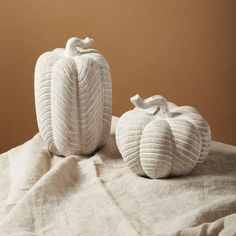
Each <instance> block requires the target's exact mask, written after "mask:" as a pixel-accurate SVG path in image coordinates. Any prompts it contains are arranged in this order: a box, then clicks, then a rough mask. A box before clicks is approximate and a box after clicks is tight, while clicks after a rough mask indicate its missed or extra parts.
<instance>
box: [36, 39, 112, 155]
mask: <svg viewBox="0 0 236 236" xmlns="http://www.w3.org/2000/svg"><path fill="white" fill-rule="evenodd" d="M70 40H72V44H69V45H70V46H73V43H74V46H73V47H72V48H71V49H70V50H71V52H70V51H69V52H70V53H73V55H71V56H67V54H66V52H67V49H68V48H67V47H66V48H65V49H55V50H53V51H50V52H45V53H44V54H42V55H41V56H40V57H39V59H38V60H37V63H36V67H35V103H36V114H37V122H38V126H39V130H40V134H41V137H42V139H43V140H44V142H45V143H46V144H47V145H48V147H49V150H50V151H51V152H52V153H54V154H59V155H63V156H67V155H71V154H91V153H93V152H94V151H95V150H96V149H97V148H98V147H100V146H102V145H103V144H104V143H105V141H106V139H107V138H108V136H109V132H110V125H111V117H112V88H111V73H110V68H109V65H108V63H107V61H106V59H105V58H104V57H103V56H102V55H101V54H100V53H98V52H97V51H95V50H93V49H86V50H84V49H82V48H80V49H77V47H76V46H77V44H78V43H79V42H80V41H77V39H74V40H75V41H73V38H72V39H69V40H68V42H70ZM76 42H77V44H76ZM74 51H75V52H74Z"/></svg>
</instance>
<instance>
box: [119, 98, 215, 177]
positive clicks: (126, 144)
mask: <svg viewBox="0 0 236 236" xmlns="http://www.w3.org/2000/svg"><path fill="white" fill-rule="evenodd" d="M131 102H132V103H133V104H134V105H135V108H134V109H133V110H131V111H128V112H126V113H125V114H123V115H122V116H121V118H120V120H119V122H118V125H117V129H116V142H117V146H118V149H119V151H120V153H121V154H122V157H123V160H124V162H126V163H127V165H128V166H129V167H130V168H131V169H132V170H133V171H134V172H135V173H136V174H138V175H141V176H148V177H150V178H164V177H168V176H178V175H186V174H188V173H190V172H191V171H192V170H193V168H194V167H195V166H196V164H197V163H198V162H202V161H204V160H205V159H206V158H207V155H208V152H209V148H210V142H211V131H210V127H209V125H208V123H207V121H206V120H205V119H204V118H203V117H202V116H201V115H200V114H199V112H198V111H197V110H196V109H195V108H193V107H190V106H180V107H178V106H176V105H175V104H173V103H169V102H167V100H166V99H165V98H164V97H162V96H159V95H156V96H153V97H150V98H147V99H145V100H143V99H142V98H141V97H140V96H139V95H136V96H134V97H132V98H131Z"/></svg>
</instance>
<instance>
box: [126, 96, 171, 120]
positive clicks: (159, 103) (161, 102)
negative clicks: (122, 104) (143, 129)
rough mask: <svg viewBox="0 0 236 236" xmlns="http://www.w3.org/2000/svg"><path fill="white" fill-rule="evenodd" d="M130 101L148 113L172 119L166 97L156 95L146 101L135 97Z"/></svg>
mask: <svg viewBox="0 0 236 236" xmlns="http://www.w3.org/2000/svg"><path fill="white" fill-rule="evenodd" d="M130 101H131V102H132V103H133V105H134V106H136V107H137V108H139V109H143V110H145V111H146V112H147V113H151V114H153V115H154V114H156V112H157V111H158V110H159V111H160V112H159V113H158V114H159V116H161V117H166V118H168V117H171V112H170V110H169V107H168V103H167V100H166V98H165V97H163V96H161V95H155V96H152V97H149V98H146V99H142V98H141V97H140V95H138V94H137V95H135V96H133V97H131V98H130Z"/></svg>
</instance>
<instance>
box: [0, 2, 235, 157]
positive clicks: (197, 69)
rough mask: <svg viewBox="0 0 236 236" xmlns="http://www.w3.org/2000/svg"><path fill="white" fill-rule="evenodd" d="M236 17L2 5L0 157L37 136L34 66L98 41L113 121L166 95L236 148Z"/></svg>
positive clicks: (98, 6)
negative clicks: (134, 99)
mask: <svg viewBox="0 0 236 236" xmlns="http://www.w3.org/2000/svg"><path fill="white" fill-rule="evenodd" d="M235 11H236V1H234V0H222V1H220V0H148V1H147V0H139V1H138V0H120V1H115V0H99V1H98V0H50V1H48V0H38V1H32V0H21V1H15V0H14V1H13V0H2V1H1V2H0V32H1V37H0V152H3V151H5V150H7V149H9V148H10V147H13V146H16V145H18V144H21V143H23V142H24V141H26V140H28V139H29V138H31V137H32V135H34V134H35V133H36V132H37V124H36V119H35V110H34V94H33V73H34V65H35V61H36V59H37V57H38V56H39V55H40V54H41V53H42V52H44V51H47V50H50V49H53V48H55V47H63V46H64V45H65V42H66V40H67V39H68V38H69V37H70V36H79V37H85V36H90V37H93V38H94V39H95V40H96V42H95V44H94V47H96V48H97V49H99V50H100V51H101V52H103V54H104V55H105V56H106V57H107V59H108V60H109V62H110V65H111V69H112V75H113V95H114V96H113V113H114V114H115V115H121V114H122V113H123V112H125V111H126V110H127V109H130V108H131V107H132V106H131V104H130V103H129V97H130V96H132V95H134V94H136V93H139V94H141V95H142V96H144V97H147V96H151V95H154V94H162V95H165V96H166V97H167V98H168V99H169V100H172V101H175V102H176V103H177V104H191V105H193V106H195V107H196V108H197V109H199V110H200V111H201V112H202V114H203V115H204V116H205V117H206V118H207V119H208V121H209V123H210V124H211V127H212V130H213V137H214V139H216V140H220V141H223V142H227V143H231V144H234V145H236V106H235V100H236V95H235V92H236V82H235V81H236V32H235V31H236V30H235V29H236V14H235Z"/></svg>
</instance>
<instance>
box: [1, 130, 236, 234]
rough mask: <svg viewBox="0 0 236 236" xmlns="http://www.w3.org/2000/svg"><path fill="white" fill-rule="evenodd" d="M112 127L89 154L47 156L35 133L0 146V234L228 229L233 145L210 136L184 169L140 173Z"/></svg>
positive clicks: (234, 218)
mask: <svg viewBox="0 0 236 236" xmlns="http://www.w3.org/2000/svg"><path fill="white" fill-rule="evenodd" d="M114 128H115V126H113V131H112V133H113V134H114ZM113 134H112V135H111V136H110V139H109V142H108V144H107V145H106V147H104V148H103V149H102V150H100V151H99V152H97V153H96V154H95V155H93V156H92V157H91V158H84V157H82V156H69V157H66V158H62V157H57V156H52V155H51V154H50V153H49V152H48V151H47V149H46V147H45V146H44V145H43V142H42V140H41V138H40V136H39V135H36V136H35V137H34V138H33V139H32V140H30V141H28V142H27V143H25V144H23V145H21V146H19V147H16V148H13V149H12V150H10V151H9V152H7V153H4V154H1V155H0V235H3V236H5V235H15V236H16V235H17V236H19V235H21V236H22V235H26V236H28V235H30V236H33V235H34V236H35V235H49V236H54V235H55V236H60V235H61V236H64V235H79V236H81V235H86V236H87V235H88V236H90V235H91V236H96V235H98V236H103V235H107V236H111V235H112V236H118V235H121V236H133V235H134V236H136V235H143V236H149V235H172V236H180V235H187V236H189V235H190V236H191V235H201V236H204V235H212V236H215V235H217V234H219V235H225V236H231V235H235V233H236V147H233V146H229V145H225V144H221V143H216V142H213V143H212V147H211V152H210V155H209V158H208V159H207V160H206V162H204V163H201V164H199V165H198V166H197V167H196V168H195V169H194V171H193V172H192V173H191V174H190V175H189V176H185V177H179V178H169V179H148V178H144V177H139V176H137V175H135V174H134V173H132V172H131V171H130V170H129V169H128V168H127V167H126V166H125V165H124V163H123V161H122V159H121V157H120V155H119V154H118V152H117V148H116V146H115V139H114V135H113Z"/></svg>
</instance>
